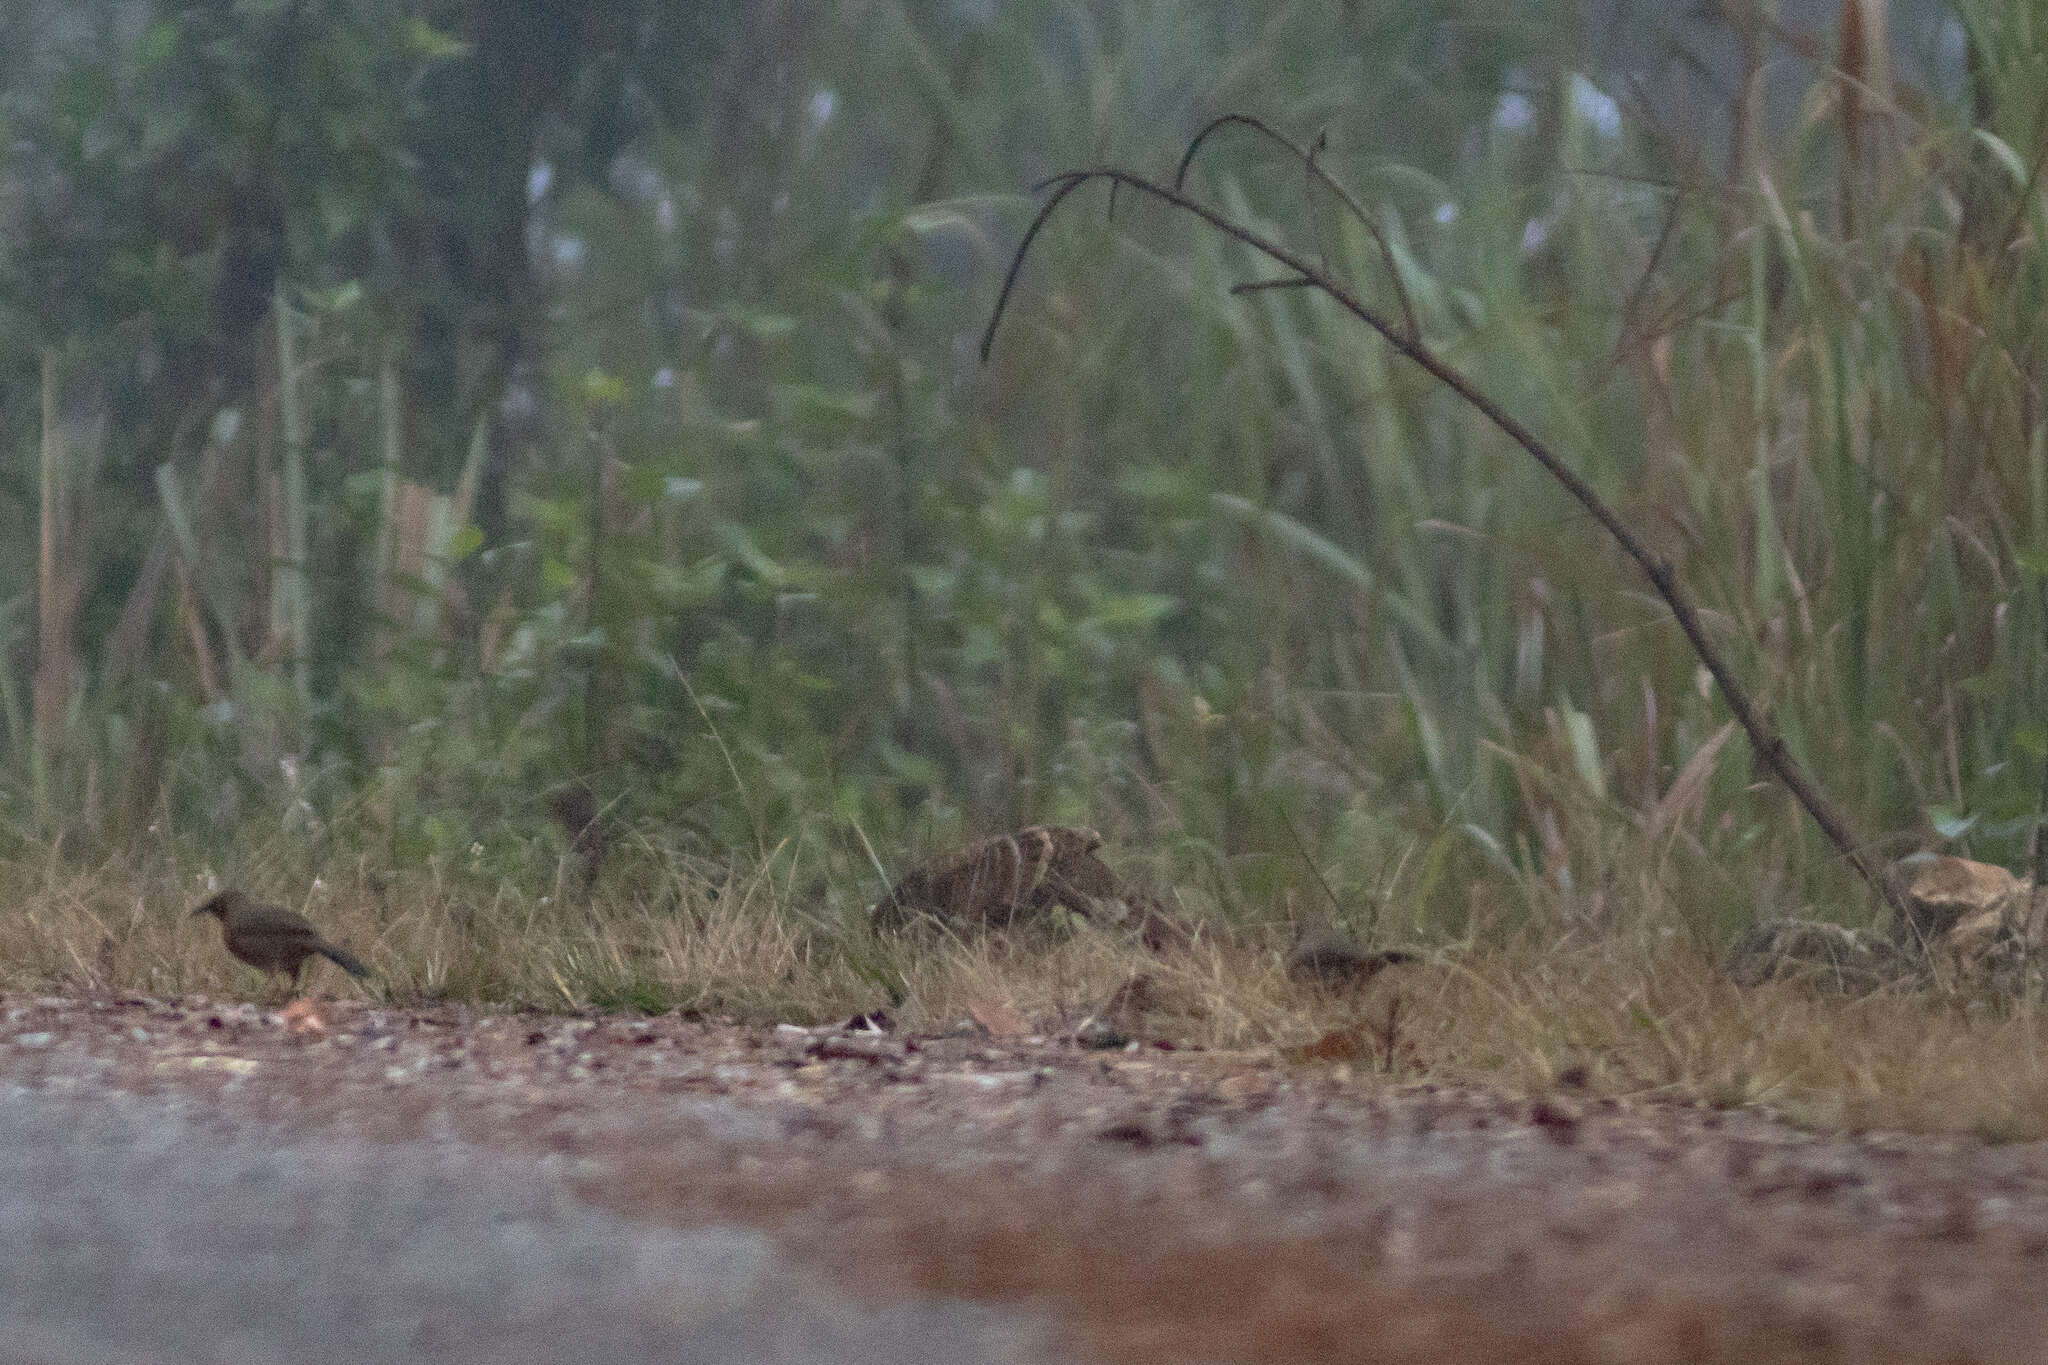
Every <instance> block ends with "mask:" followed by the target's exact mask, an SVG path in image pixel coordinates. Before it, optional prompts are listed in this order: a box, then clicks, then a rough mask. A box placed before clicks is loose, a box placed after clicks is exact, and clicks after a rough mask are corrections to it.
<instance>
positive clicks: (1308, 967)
mask: <svg viewBox="0 0 2048 1365" xmlns="http://www.w3.org/2000/svg"><path fill="white" fill-rule="evenodd" d="M1413 961H1415V954H1413V953H1404V952H1402V951H1401V950H1400V949H1398V948H1388V949H1383V950H1381V951H1379V952H1368V951H1367V950H1366V949H1364V948H1362V947H1360V946H1359V945H1358V944H1356V943H1354V942H1352V941H1351V940H1350V939H1349V938H1347V937H1345V936H1344V935H1343V934H1341V933H1339V932H1338V931H1337V930H1336V929H1334V928H1331V927H1328V926H1324V927H1321V928H1308V927H1304V928H1302V929H1301V930H1300V931H1299V932H1298V934H1297V937H1296V939H1295V943H1294V950H1293V951H1292V952H1290V953H1288V954H1287V975H1288V976H1290V977H1292V978H1293V979H1294V980H1296V981H1302V982H1312V983H1314V984H1316V985H1321V986H1349V985H1363V984H1364V983H1365V982H1368V981H1370V980H1372V979H1373V978H1374V977H1375V976H1378V975H1379V974H1380V971H1381V970H1382V969H1383V968H1386V967H1392V966H1395V965H1397V964H1399V963H1403V962H1413Z"/></svg>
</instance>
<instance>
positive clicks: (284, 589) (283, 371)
mask: <svg viewBox="0 0 2048 1365" xmlns="http://www.w3.org/2000/svg"><path fill="white" fill-rule="evenodd" d="M270 315H271V319H272V321H273V323H274V325H275V326H276V328H277V408H278V416H279V418H280V419H281V421H282V424H283V427H284V530H285V557H284V563H283V564H282V565H281V566H280V567H279V570H278V574H277V577H276V579H275V580H274V583H273V589H272V590H273V597H272V613H271V620H272V622H273V623H274V624H276V625H281V626H283V627H284V631H285V635H286V637H287V639H289V641H290V643H291V659H292V684H293V686H294V688H295V689H296V690H297V691H298V694H299V701H300V702H301V703H302V704H310V702H311V701H312V698H313V602H312V598H313V594H312V589H311V586H310V584H309V583H308V581H307V578H306V415H305V409H304V408H303V407H301V405H300V403H299V378H298V375H299V363H298V341H297V338H296V337H295V336H294V334H293V329H292V315H291V308H290V307H289V305H288V304H287V303H286V301H285V293H284V281H283V280H281V279H280V280H278V281H276V282H275V283H273V284H272V286H271V301H270Z"/></svg>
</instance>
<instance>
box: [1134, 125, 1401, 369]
mask: <svg viewBox="0 0 2048 1365" xmlns="http://www.w3.org/2000/svg"><path fill="white" fill-rule="evenodd" d="M1232 125H1241V126H1243V127H1246V128H1249V129H1251V130H1252V131H1253V132H1255V133H1258V134H1260V135H1261V136H1264V137H1268V138H1271V139H1272V140H1273V141H1275V142H1277V143H1279V144H1280V145H1281V146H1282V147H1284V148H1285V149H1286V150H1287V154H1288V155H1289V156H1291V157H1293V158H1294V159H1295V160H1296V161H1299V162H1301V163H1302V165H1303V167H1304V169H1305V171H1306V173H1307V174H1308V175H1310V176H1312V177H1313V178H1315V179H1317V180H1320V181H1322V182H1323V187H1324V188H1325V189H1327V190H1329V191H1330V193H1332V194H1334V195H1336V196H1337V198H1338V200H1339V201H1340V202H1341V203H1342V204H1343V205H1344V207H1345V208H1347V209H1350V210H1351V216H1352V217H1354V218H1356V219H1357V220H1358V221H1359V223H1360V225H1361V226H1363V227H1364V228H1365V230H1366V231H1367V232H1368V233H1370V234H1371V235H1372V240H1373V243H1374V245H1376V246H1378V247H1379V249H1380V262H1381V263H1382V264H1383V265H1385V266H1386V268H1387V278H1388V279H1389V280H1390V281H1392V282H1393V285H1394V297H1395V298H1397V299H1399V300H1400V301H1401V318H1402V321H1404V322H1406V323H1407V324H1408V335H1409V336H1411V337H1414V338H1416V339H1417V340H1420V339H1421V337H1422V324H1421V323H1419V322H1417V321H1416V320H1415V305H1414V304H1413V303H1411V302H1409V299H1408V286H1407V285H1405V284H1403V283H1402V282H1401V268H1400V266H1398V265H1396V264H1395V263H1394V248H1393V247H1392V246H1390V245H1389V244H1388V242H1387V239H1386V235H1385V234H1384V233H1382V232H1381V231H1380V225H1379V224H1378V223H1377V222H1375V221H1374V220H1373V216H1372V215H1371V214H1369V213H1367V212H1366V211H1365V209H1364V208H1363V207H1362V206H1361V205H1360V204H1359V202H1358V201H1357V200H1356V199H1353V198H1352V197H1351V192H1350V191H1349V190H1347V189H1345V188H1344V186H1343V185H1341V184H1339V183H1338V181H1337V179H1336V177H1334V176H1332V175H1331V174H1330V173H1329V172H1328V171H1326V170H1324V169H1323V168H1322V165H1321V164H1320V163H1319V162H1318V160H1317V156H1318V155H1319V154H1320V153H1321V151H1322V150H1323V138H1322V137H1318V138H1317V139H1316V143H1315V146H1314V147H1313V148H1312V149H1310V150H1309V151H1307V152H1304V151H1302V150H1301V148H1299V147H1297V146H1295V145H1294V143H1293V142H1291V141H1289V140H1288V138H1287V137H1286V136H1285V135H1284V134H1282V133H1281V132H1280V131H1279V130H1278V129H1276V128H1274V127H1272V126H1271V125H1270V124H1268V123H1266V122H1265V121H1263V120H1261V119H1256V118H1253V117H1252V116H1251V115H1250V114H1224V115H1223V116H1222V117H1220V118H1214V119H1211V120H1209V123H1208V125H1207V126H1206V127H1204V128H1203V129H1202V131H1201V132H1199V133H1196V134H1195V136H1194V138H1193V139H1192V140H1191V141H1190V142H1189V143H1188V149H1187V150H1186V151H1185V152H1183V153H1181V158H1180V166H1179V168H1178V169H1176V170H1175V171H1174V173H1173V187H1174V189H1176V190H1179V189H1184V188H1185V187H1186V185H1187V179H1188V167H1190V166H1192V165H1193V164H1194V162H1195V153H1197V152H1199V151H1201V150H1202V144H1203V143H1204V142H1207V141H1208V140H1209V135H1210V134H1211V133H1214V132H1218V131H1220V130H1221V129H1224V128H1228V127H1231V126H1232Z"/></svg>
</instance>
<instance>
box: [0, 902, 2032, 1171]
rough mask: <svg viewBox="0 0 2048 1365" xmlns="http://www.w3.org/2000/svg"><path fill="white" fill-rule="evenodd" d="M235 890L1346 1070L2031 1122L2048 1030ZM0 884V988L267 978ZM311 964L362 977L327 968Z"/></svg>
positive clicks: (1511, 945)
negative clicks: (1101, 1021) (1305, 976)
mask: <svg viewBox="0 0 2048 1365" xmlns="http://www.w3.org/2000/svg"><path fill="white" fill-rule="evenodd" d="M188 883H189V884H188ZM251 889H252V890H254V891H256V892H257V893H258V894H261V895H264V896H267V897H269V898H271V899H274V900H277V901H279V902H281V903H283V904H286V905H289V906H291V907H293V908H295V909H298V910H301V911H303V912H304V913H305V914H307V915H308V916H309V917H310V918H311V919H313V921H314V922H315V923H316V924H318V925H319V926H320V927H321V928H322V929H323V930H324V931H325V932H326V933H328V934H329V935H330V936H331V937H333V938H334V939H336V940H337V941H339V942H341V943H343V944H344V945H346V946H348V947H350V948H351V949H353V950H354V951H355V952H357V953H358V954H360V955H361V956H362V957H363V958H364V959H365V960H366V961H367V962H369V963H370V964H371V966H372V967H373V968H374V969H375V970H376V972H377V978H376V980H375V981H373V982H372V983H370V984H369V986H368V987H367V989H368V990H369V991H370V992H371V993H372V994H373V995H376V996H378V997H380V998H383V999H388V1000H390V1001H391V1002H393V1003H398V1004H404V1003H414V1002H425V1001H433V1000H458V1001H469V1002H475V1003H479V1004H485V1005H491V1006H497V1007H513V1006H533V1007H538V1008H542V1009H552V1010H564V1009H577V1010H581V1009H622V1010H636V1009H637V1010H649V1011H661V1010H668V1009H696V1010H701V1011H704V1012H706V1013H713V1014H725V1015H733V1016H736V1017H739V1018H741V1019H745V1020H749V1021H754V1022H769V1021H788V1022H794V1023H801V1024H817V1023H824V1022H834V1021H838V1020H843V1019H846V1018H848V1017H849V1016H852V1015H854V1014H857V1013H860V1012H862V1011H866V1010H873V1009H878V1008H881V1009H887V1010H889V1011H890V1012H891V1014H892V1015H893V1016H894V1017H895V1019H896V1021H897V1023H898V1024H899V1026H901V1027H904V1028H908V1029H914V1030H922V1031H945V1030H949V1029H952V1028H956V1027H958V1026H960V1025H961V1024H962V1022H963V1021H965V1020H968V1019H969V1018H970V1017H976V1016H978V1017H980V1018H981V1019H982V1020H983V1021H984V1022H986V1021H988V1020H989V1019H990V1018H991V1017H992V1016H993V1017H996V1018H1000V1019H1003V1020H1008V1021H1013V1022H1014V1024H1015V1025H1016V1026H1018V1027H1021V1028H1022V1029H1024V1030H1027V1031H1030V1032H1036V1033H1043V1034H1047V1035H1057V1034H1060V1033H1062V1032H1066V1031H1070V1030H1072V1029H1074V1028H1075V1027H1076V1025H1078V1024H1079V1023H1080V1022H1082V1021H1083V1020H1085V1019H1086V1018H1088V1017H1089V1016H1090V1015H1091V1014H1095V1013H1099V1012H1101V1011H1102V1010H1103V1008H1104V1007H1105V1006H1106V1005H1107V1004H1109V1003H1110V1002H1111V1000H1112V998H1113V997H1115V996H1116V995H1117V993H1118V990H1119V988H1120V987H1123V986H1124V985H1125V984H1126V983H1128V982H1130V981H1132V980H1133V978H1135V977H1140V976H1142V977H1144V978H1145V983H1144V986H1143V988H1142V989H1140V990H1139V991H1137V992H1135V993H1132V992H1126V993H1125V998H1126V999H1127V1000H1128V1001H1129V1004H1128V1007H1127V1008H1125V1009H1124V1010H1122V1011H1121V1012H1120V1013H1119V1014H1118V1015H1117V1017H1116V1019H1115V1021H1114V1022H1115V1023H1116V1025H1117V1026H1118V1027H1119V1028H1120V1029H1121V1031H1123V1032H1125V1033H1127V1034H1130V1035H1131V1036H1134V1037H1138V1038H1142V1039H1145V1040H1170V1041H1172V1042H1173V1043H1175V1044H1177V1045H1179V1046H1203V1047H1208V1048H1215V1049H1279V1050H1282V1051H1283V1052H1287V1053H1288V1054H1289V1055H1292V1056H1295V1057H1297V1058H1299V1059H1301V1060H1302V1061H1303V1063H1304V1064H1305V1065H1334V1066H1343V1067H1348V1068H1350V1070H1351V1071H1352V1072H1353V1073H1354V1074H1357V1075H1359V1076H1360V1077H1361V1078H1364V1077H1367V1076H1373V1075H1391V1076H1394V1077H1397V1078H1401V1079H1409V1080H1413V1079H1420V1078H1436V1079H1443V1080H1447V1081H1470V1082H1477V1083H1485V1084H1490V1085H1494V1086H1500V1087H1504V1088H1506V1089H1509V1090H1512V1091H1518V1092H1536V1091H1542V1090H1547V1089H1550V1088H1553V1087H1555V1086H1558V1085H1564V1086H1570V1087H1584V1088H1586V1089H1587V1090H1589V1091H1590V1092H1592V1093H1595V1094H1664V1095H1669V1096H1672V1097H1674V1098H1680V1099H1687V1100H1693V1101H1697V1102H1701V1103H1708V1104H1717V1105H1739V1104H1761V1105H1769V1106H1771V1107H1773V1108H1775V1109H1778V1110H1780V1111H1782V1112H1784V1113H1785V1114H1787V1115H1788V1116H1790V1117H1792V1118H1794V1119H1796V1120H1798V1121H1801V1122H1804V1123H1808V1124H1811V1125H1814V1126H1817V1127H1826V1128H1837V1127H1900V1128H1908V1129H1917V1130H1924V1131H1959V1132H1970V1133H1975V1134H1979V1135H1983V1136H1988V1137H1993V1138H1997V1139H2001V1140H2012V1139H2022V1138H2036V1137H2044V1136H2048V1060H2044V1049H2043V1047H2042V1044H2043V1041H2044V1034H2048V1028H2044V1020H2043V1017H2042V1014H2041V1012H2040V1011H2039V1010H2038V1009H2037V1008H2034V1007H2032V1006H2030V1005H2028V1004H2025V1003H2020V1004H2013V1003H2006V1004H2004V1005H1997V1004H1995V1003H1993V1002H1985V1001H1965V1000H1959V999H1956V998H1952V997H1941V996H1935V995H1925V994H1921V995H1914V994H1903V993H1901V994H1879V995H1876V996H1872V997H1869V998H1866V999H1862V1000H1843V999H1839V998H1831V997H1826V996H1818V995H1814V994H1810V993H1808V992H1807V991H1805V990H1803V989H1802V988H1800V987H1797V986H1792V985H1772V986H1767V987H1764V988H1760V989H1755V990H1748V991H1744V990H1738V989H1737V988H1736V987H1734V986H1732V985H1730V984H1729V983H1728V982H1727V981H1726V980H1725V979H1723V978H1722V976H1721V975H1720V974H1719V972H1718V971H1716V969H1715V966H1714V963H1713V961H1712V959H1711V958H1710V957H1709V956H1708V955H1706V954H1705V953H1704V952H1702V951H1701V950H1699V949H1697V948H1695V947H1692V946H1689V944H1687V943H1686V942H1685V941H1684V939H1683V938H1682V936H1677V935H1670V936H1658V935H1653V934H1649V933H1632V932H1627V931H1613V932H1610V933H1608V934H1607V935H1606V936H1604V937H1601V938H1598V939H1595V940H1593V941H1591V942H1585V941H1583V940H1582V941H1580V942H1579V943H1577V944H1576V945H1571V946H1561V945H1556V944H1544V943H1542V942H1540V941H1537V940H1536V939H1534V938H1533V937H1531V936H1527V935H1525V936H1523V937H1522V938H1521V939H1520V940H1519V941H1515V942H1499V943H1495V944H1492V945H1489V946H1478V947H1464V948H1455V949H1446V950H1444V951H1441V952H1439V953H1436V954H1434V955H1432V956H1431V957H1429V959H1428V960H1426V961H1424V962H1421V963H1418V964H1415V965H1411V966H1406V967H1400V968H1395V969H1392V970H1390V971H1389V972H1387V973H1385V974H1383V975H1382V976H1381V977H1380V978H1379V979H1378V980H1377V981H1375V982H1374V983H1373V984H1371V985H1370V986H1369V987H1366V988H1364V989H1360V990H1353V991H1348V992H1346V991H1328V990H1321V989H1317V988H1312V987H1308V986H1303V985H1300V984H1297V983H1295V982H1293V981H1290V980H1289V979H1288V978H1287V976H1286V974H1285V972H1284V971H1283V970H1282V968H1281V965H1280V962H1281V955H1280V951H1279V945H1277V944H1276V943H1271V942H1265V941H1263V940H1260V939H1259V938H1257V937H1256V936H1252V935H1246V936H1244V938H1245V939H1246V940H1248V941H1243V942H1227V941H1224V940H1223V939H1218V940H1216V941H1205V942H1201V943H1198V944H1197V945H1196V946H1195V947H1194V948H1193V949H1192V950H1189V951H1185V952H1180V953H1177V954H1174V955H1171V956H1168V957H1165V958H1160V957H1155V956H1153V955H1151V954H1149V953H1147V952H1146V951H1145V950H1144V949H1143V948H1142V947H1140V946H1138V945H1136V944H1134V943H1130V942H1127V941H1124V940H1122V939H1120V938H1117V937H1115V936H1112V935H1110V934H1107V933H1102V932H1098V931H1095V930H1093V929H1090V928H1088V927H1086V926H1075V927H1074V928H1073V929H1072V931H1071V932H1064V933H1060V932H1055V933H1047V934H1042V935H1038V936H1036V937H1031V936H1024V937H1004V936H992V937H987V938H974V939H962V938H957V937H946V936H943V935H923V936H919V935H906V936H889V935H878V934H875V933H873V932H871V931H870V930H869V929H868V928H867V927H866V926H865V925H864V924H855V923H838V922H830V921H828V920H826V919H823V918H820V917H819V916H818V915H816V914H814V913H812V912H811V911H809V910H808V909H806V908H805V907H804V906H802V905H793V904H791V903H789V902H788V901H786V900H785V899H784V896H783V893H782V892H781V890H780V889H779V888H778V886H777V884H776V883H775V882H774V881H773V879H772V878H771V877H769V876H768V875H765V874H753V875H744V874H742V875H734V876H730V877H727V878H725V879H723V880H712V879H710V878H708V877H705V876H700V875H698V874H695V873H687V872H678V871H670V872H668V873H665V874H663V877H662V879H661V880H660V882H659V884H657V885H654V886H652V887H648V886H642V887H640V888H638V889H635V890H633V891H620V892H611V893H606V892H600V894H599V896H598V897H597V899H596V900H595V901H592V902H587V903H586V902H583V901H581V900H579V899H577V898H575V897H573V896H571V897H569V898H568V899H566V900H565V899H563V898H560V897H557V896H539V895H528V894H520V893H515V892H512V891H510V890H502V889H501V890H499V891H498V892H495V893H493V892H490V891H487V890H480V889H479V888H477V887H476V886H473V885H465V884H457V883H454V882H449V881H443V880H437V879H435V878H433V877H430V876H419V877H399V878H397V879H388V878H382V877H379V876H376V875H372V874H370V873H369V872H366V871H365V870H364V869H362V868H360V867H358V868H340V869H334V870H331V871H328V872H324V873H322V874H321V875H320V876H318V877H309V878H304V879H303V880H302V881H301V883H300V885H299V886H298V888H297V890H296V891H294V890H293V889H291V888H290V887H288V886H287V885H286V884H285V882H284V879H283V878H272V879H269V880H268V881H266V880H265V879H263V878H260V877H259V878H257V879H256V880H255V881H253V882H252V884H251ZM0 892H4V893H5V894H6V895H7V897H8V901H9V903H10V904H11V905H12V906H13V910H12V911H11V913H8V914H6V915H4V916H0V990H5V991H7V992H9V993H12V994H39V993H67V994H69V993H78V992H90V991H137V992H144V993H148V994H153V995H187V994H193V993H203V994H207V995H212V996H224V997H230V998H234V997H242V998H261V997H262V995H263V992H264V990H265V985H264V983H263V982H262V981H261V979H260V978H259V977H258V975H257V974H256V973H255V972H254V971H252V970H250V969H248V968H244V967H242V966H240V965H238V964H237V963H235V962H234V961H233V960H232V959H230V958H229V957H228V956H227V954H226V953H225V952H224V951H222V949H221V946H220V942H219V934H218V930H217V928H216V926H215V925H213V924H212V923H211V922H210V921H207V922H195V921H193V920H191V919H189V918H188V917H187V912H188V911H189V910H190V908H191V907H192V906H193V905H194V904H196V903H197V902H198V901H199V900H200V899H201V898H202V894H203V892H202V886H201V884H200V883H199V882H198V881H197V879H196V878H194V877H193V876H191V875H190V874H187V875H186V876H184V877H183V878H178V877H175V876H173V875H172V874H170V873H168V872H154V873H151V872H140V871H137V870H135V869H133V868H130V867H126V866H121V865H112V866H109V867H106V868H102V869H99V870H97V871H91V872H74V871H61V870H58V869H56V868H55V867H54V865H52V866H43V867H38V866H34V865H29V864H24V863H19V862H17V863H15V864H13V865H11V866H10V867H9V868H8V869H7V870H6V871H5V872H4V873H0ZM308 985H309V988H310V989H311V990H313V991H315V992H317V993H323V994H326V993H341V992H350V991H355V990H359V989H364V988H362V987H358V986H356V985H355V984H354V983H352V982H348V981H346V980H344V979H343V978H342V977H341V976H340V974H339V973H338V972H330V971H328V970H327V969H326V968H325V967H324V966H322V967H320V968H319V969H318V970H317V971H316V972H314V973H312V974H310V975H309V977H308ZM1319 1040H1321V1043H1322V1045H1321V1046H1320V1047H1317V1046H1313V1045H1315V1044H1317V1043H1318V1041H1319Z"/></svg>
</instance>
